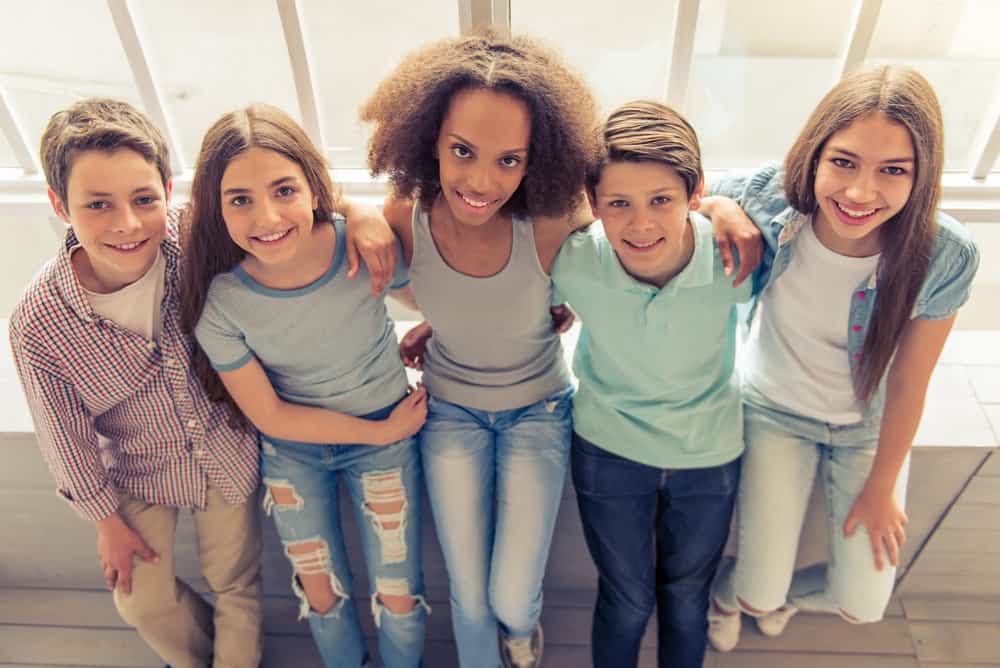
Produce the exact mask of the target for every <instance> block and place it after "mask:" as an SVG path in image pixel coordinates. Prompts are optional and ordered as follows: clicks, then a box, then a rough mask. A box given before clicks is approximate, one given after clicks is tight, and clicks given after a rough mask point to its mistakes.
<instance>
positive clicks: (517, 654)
mask: <svg viewBox="0 0 1000 668" xmlns="http://www.w3.org/2000/svg"><path fill="white" fill-rule="evenodd" d="M544 649H545V636H544V635H542V625H541V624H536V625H535V630H534V632H533V633H532V634H531V635H530V636H528V637H527V638H508V637H507V634H506V633H504V632H503V629H501V630H500V662H501V663H502V664H503V668H538V667H539V666H541V665H542V652H543V650H544Z"/></svg>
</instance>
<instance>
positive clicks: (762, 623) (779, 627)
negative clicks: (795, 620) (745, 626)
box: [757, 603, 799, 638]
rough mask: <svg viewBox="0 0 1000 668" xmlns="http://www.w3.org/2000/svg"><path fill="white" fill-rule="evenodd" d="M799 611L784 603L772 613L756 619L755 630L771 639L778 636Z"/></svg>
mask: <svg viewBox="0 0 1000 668" xmlns="http://www.w3.org/2000/svg"><path fill="white" fill-rule="evenodd" d="M798 611H799V609H798V608H796V607H795V606H794V605H792V604H791V603H786V604H785V605H783V606H781V607H780V608H778V609H777V610H775V611H774V612H769V613H767V614H766V615H761V616H760V617H758V618H757V628H758V629H760V632H761V633H763V634H764V635H766V636H769V637H771V638H773V637H775V636H780V635H781V634H782V632H783V631H784V630H785V627H786V626H788V620H789V619H791V618H792V617H794V616H795V613H796V612H798Z"/></svg>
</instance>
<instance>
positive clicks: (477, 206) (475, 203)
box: [458, 193, 491, 209]
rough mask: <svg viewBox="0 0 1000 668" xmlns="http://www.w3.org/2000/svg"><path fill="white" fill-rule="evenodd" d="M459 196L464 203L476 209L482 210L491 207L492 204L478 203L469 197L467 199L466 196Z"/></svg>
mask: <svg viewBox="0 0 1000 668" xmlns="http://www.w3.org/2000/svg"><path fill="white" fill-rule="evenodd" d="M458 194H459V197H461V198H462V201H463V202H465V203H466V204H468V205H469V206H474V207H476V208H477V209H482V208H483V207H485V206H489V205H490V204H491V202H479V201H476V200H474V199H469V198H468V197H466V196H465V195H463V194H462V193H458Z"/></svg>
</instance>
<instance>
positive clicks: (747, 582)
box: [714, 403, 910, 622]
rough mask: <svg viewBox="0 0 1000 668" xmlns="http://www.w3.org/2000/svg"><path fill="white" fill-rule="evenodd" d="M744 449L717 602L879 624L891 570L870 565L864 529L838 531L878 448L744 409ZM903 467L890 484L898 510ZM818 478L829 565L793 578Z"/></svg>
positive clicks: (757, 408)
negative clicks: (734, 539) (735, 518)
mask: <svg viewBox="0 0 1000 668" xmlns="http://www.w3.org/2000/svg"><path fill="white" fill-rule="evenodd" d="M743 415H744V418H743V424H744V434H745V438H746V442H747V449H746V454H745V455H744V460H743V480H742V481H741V483H740V492H739V551H738V553H737V557H736V562H735V564H731V563H727V564H725V565H724V567H723V568H721V569H720V571H719V577H718V578H717V581H716V584H715V591H714V594H715V597H716V600H717V601H718V603H719V605H720V606H722V607H723V608H727V609H729V610H736V609H739V608H744V609H745V606H741V605H740V604H739V600H738V599H737V597H738V598H739V599H740V600H742V601H743V602H744V603H745V604H746V605H747V606H750V607H751V608H753V609H755V610H757V611H763V612H768V611H771V610H775V609H777V608H779V607H781V606H782V605H784V604H785V603H786V602H789V603H792V604H793V605H795V606H797V607H799V608H801V609H803V610H811V611H814V612H830V613H834V614H840V615H841V616H843V617H844V618H845V619H847V620H848V621H852V622H874V621H878V620H880V619H881V618H882V615H883V613H884V612H885V607H886V605H887V604H888V602H889V597H890V596H891V595H892V587H893V584H894V581H895V569H894V568H893V567H892V566H891V565H889V564H888V563H886V564H885V565H884V567H883V569H882V570H881V571H877V570H875V559H874V557H873V556H872V550H871V546H870V542H869V539H868V532H867V531H866V530H865V528H864V527H863V526H858V527H857V528H856V529H855V532H854V535H853V536H851V537H850V538H847V537H845V536H844V531H843V527H844V522H845V520H846V519H847V515H848V513H849V512H850V510H851V507H852V506H853V505H854V500H855V499H856V498H857V496H858V494H859V493H860V492H861V490H862V488H863V487H864V484H865V481H866V480H867V478H868V473H869V471H871V466H872V462H873V460H874V458H875V446H876V444H877V441H875V440H872V439H870V438H869V439H868V440H867V441H862V442H858V441H857V434H858V429H857V428H856V426H853V425H847V426H837V425H829V424H826V423H824V422H818V421H816V420H812V419H809V418H805V417H802V416H799V415H794V414H791V413H786V412H783V411H780V410H778V409H777V408H775V407H773V406H763V405H757V404H751V403H747V404H746V405H745V409H744V413H743ZM909 461H910V460H909V458H907V459H906V462H904V464H903V468H902V469H901V471H900V474H899V478H898V480H897V481H896V488H895V496H896V501H897V503H899V505H900V507H902V506H903V500H904V497H905V494H906V480H907V475H908V472H909ZM817 470H818V472H819V476H820V479H821V480H822V484H823V489H824V493H825V494H824V495H825V497H826V511H827V523H828V531H829V538H830V561H829V564H819V565H817V566H813V567H810V568H806V569H803V570H801V571H799V572H798V573H795V572H794V571H795V555H796V552H797V550H798V544H799V534H800V533H801V531H802V523H803V521H804V519H805V515H806V509H807V506H808V503H809V498H810V494H811V492H812V487H813V481H814V479H815V477H816V474H817Z"/></svg>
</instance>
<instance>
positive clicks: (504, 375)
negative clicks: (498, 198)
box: [410, 206, 570, 411]
mask: <svg viewBox="0 0 1000 668" xmlns="http://www.w3.org/2000/svg"><path fill="white" fill-rule="evenodd" d="M513 228H514V235H513V241H512V243H511V249H510V258H509V259H508V260H507V265H506V266H505V267H504V268H503V269H502V270H501V271H500V272H499V273H498V274H496V275H494V276H489V277H486V278H478V277H474V276H468V275H466V274H462V273H460V272H457V271H455V270H454V269H452V268H451V267H449V266H448V264H447V263H446V262H445V261H444V258H442V257H441V254H440V253H439V252H438V249H437V245H436V244H435V243H434V239H433V238H432V237H431V230H430V213H429V212H428V211H427V210H426V209H424V208H423V207H420V206H414V207H413V260H412V262H411V264H410V283H411V285H413V292H414V295H415V296H416V298H417V303H418V304H420V310H421V312H422V313H423V315H424V317H425V318H426V319H427V321H428V322H429V323H430V324H431V327H433V328H434V335H433V336H431V338H430V341H429V342H428V344H427V351H426V355H425V359H424V381H423V382H424V385H426V387H427V390H428V391H429V392H430V393H431V394H432V395H434V396H436V397H439V398H441V399H444V400H445V401H450V402H452V403H456V404H460V405H462V406H468V407H469V408H477V409H479V410H485V411H501V410H510V409H512V408H520V407H521V406H527V405H528V404H533V403H535V402H536V401H540V400H541V399H544V398H545V397H548V396H550V395H551V394H554V393H555V392H557V391H559V390H561V389H563V388H565V387H566V386H568V385H569V383H570V375H569V369H568V368H567V367H566V361H565V359H564V357H563V351H562V344H561V343H560V341H559V335H558V334H555V333H554V332H553V331H552V319H551V317H550V315H549V300H550V299H551V296H552V280H551V279H550V278H549V276H548V275H547V274H546V273H545V272H544V271H543V270H542V267H541V264H539V262H538V251H536V250H535V235H534V231H533V229H532V225H531V223H530V221H527V220H514V224H513Z"/></svg>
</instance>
